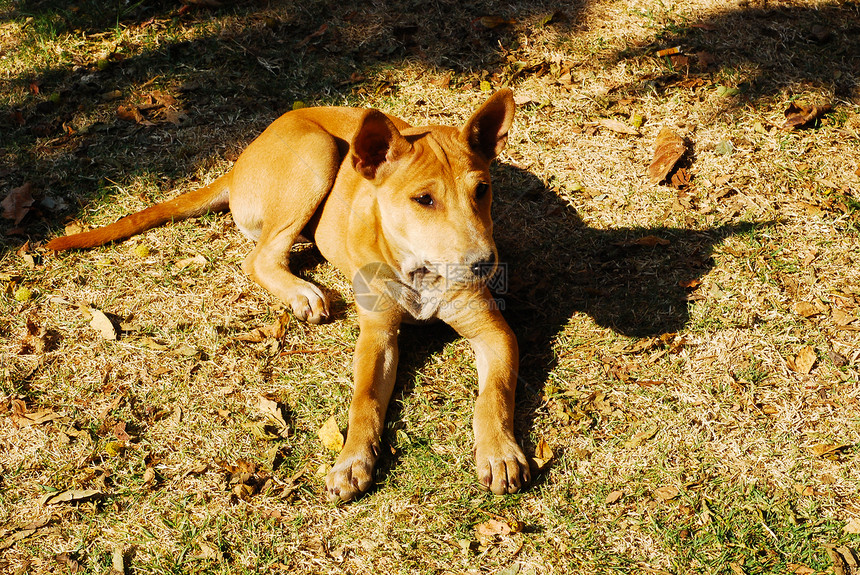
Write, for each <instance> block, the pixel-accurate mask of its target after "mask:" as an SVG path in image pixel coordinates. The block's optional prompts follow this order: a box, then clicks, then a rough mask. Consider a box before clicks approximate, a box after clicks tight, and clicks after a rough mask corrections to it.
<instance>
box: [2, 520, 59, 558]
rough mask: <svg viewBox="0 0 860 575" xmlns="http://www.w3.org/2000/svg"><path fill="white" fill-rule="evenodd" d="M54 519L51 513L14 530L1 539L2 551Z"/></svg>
mask: <svg viewBox="0 0 860 575" xmlns="http://www.w3.org/2000/svg"><path fill="white" fill-rule="evenodd" d="M52 519H53V517H52V516H51V515H48V516H47V517H43V518H41V519H37V520H36V521H31V522H30V523H28V524H26V525H23V526H21V527H20V528H18V529H17V530H16V531H14V532H12V534H11V535H9V536H7V537H6V538H5V539H3V540H2V541H0V551H2V550H3V549H8V548H9V547H11V546H12V545H14V544H15V543H17V542H18V541H21V540H23V539H26V538H27V537H29V536H30V535H32V534H33V533H35V532H36V531H38V530H39V529H41V528H42V527H44V526H45V525H47V524H48V523H50V522H51V520H52Z"/></svg>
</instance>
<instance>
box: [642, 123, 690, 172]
mask: <svg viewBox="0 0 860 575" xmlns="http://www.w3.org/2000/svg"><path fill="white" fill-rule="evenodd" d="M686 151H687V147H686V145H685V144H684V139H683V138H682V137H681V136H680V135H678V133H677V132H675V130H673V129H672V128H669V127H667V126H664V127H663V128H662V129H661V130H660V133H659V134H657V140H656V141H655V143H654V159H653V160H652V161H651V165H650V166H648V176H649V178H650V179H651V183H652V184H659V183H660V182H662V181H663V180H665V179H666V176H667V175H668V174H669V172H670V171H671V170H672V168H674V167H675V164H677V163H678V160H680V159H681V157H682V156H683V155H684V152H686Z"/></svg>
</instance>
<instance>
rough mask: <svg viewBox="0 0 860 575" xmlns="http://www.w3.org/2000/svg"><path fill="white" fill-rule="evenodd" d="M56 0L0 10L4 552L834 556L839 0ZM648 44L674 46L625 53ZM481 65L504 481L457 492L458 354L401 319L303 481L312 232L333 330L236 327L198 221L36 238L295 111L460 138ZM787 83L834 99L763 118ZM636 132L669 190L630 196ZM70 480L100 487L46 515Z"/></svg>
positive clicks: (133, 197) (124, 205)
mask: <svg viewBox="0 0 860 575" xmlns="http://www.w3.org/2000/svg"><path fill="white" fill-rule="evenodd" d="M66 4H67V3H59V2H58V3H52V2H48V1H45V2H29V1H28V2H10V1H9V0H7V1H6V2H0V59H2V60H0V61H2V76H0V108H2V109H0V130H2V148H0V193H2V195H3V196H5V195H6V194H7V193H9V192H10V191H11V190H12V189H13V188H18V187H19V186H22V185H23V184H25V183H30V184H32V186H33V189H34V195H35V198H36V202H35V203H34V205H33V207H32V208H31V209H30V211H29V213H28V214H27V215H26V217H25V218H24V219H23V220H22V222H21V223H20V225H18V226H13V225H11V222H8V221H4V222H6V223H9V224H10V225H9V226H8V227H7V228H4V230H5V231H6V232H7V233H6V234H4V235H3V236H0V280H2V282H3V285H4V287H5V292H4V295H2V296H0V309H2V312H0V358H2V368H0V394H2V396H0V400H2V403H0V547H3V549H2V550H1V551H0V571H2V572H4V573H6V572H8V573H34V574H35V573H39V574H41V573H53V572H83V573H99V574H102V573H106V572H108V571H109V570H110V568H111V565H112V564H113V565H118V563H117V562H116V561H115V560H117V559H119V558H120V556H121V555H123V554H124V555H125V558H124V561H123V569H124V570H125V571H126V572H128V573H136V574H143V573H153V574H154V573H191V572H201V573H258V572H283V573H342V572H347V573H371V572H390V573H429V572H432V573H464V572H474V573H479V572H492V573H497V572H499V573H507V574H513V573H569V572H576V573H608V572H625V573H627V572H636V573H678V574H680V573H790V572H796V573H823V572H827V571H828V570H829V569H831V568H832V567H831V558H830V555H828V551H827V549H826V546H828V545H835V546H837V547H838V546H847V547H848V548H853V549H854V550H855V553H856V549H857V547H858V541H860V540H858V534H857V530H858V528H860V525H858V523H860V503H858V499H857V494H858V487H860V485H858V478H860V455H858V454H860V449H858V445H860V415H858V414H860V382H859V381H858V369H860V367H858V361H860V335H858V331H860V321H858V320H860V314H858V310H860V288H858V286H860V256H858V251H857V246H858V239H860V238H858V209H860V171H858V170H860V62H858V60H857V54H858V53H859V52H860V40H858V39H860V33H858V32H860V7H858V5H857V4H856V3H852V2H830V3H828V2H812V1H809V2H804V1H797V2H791V3H777V4H776V5H773V4H770V3H768V4H761V5H760V4H757V3H743V4H741V5H736V4H734V3H716V2H707V1H705V0H701V1H699V0H685V1H684V2H680V3H675V4H672V5H666V4H664V3H660V2H651V1H649V0H644V1H637V2H630V3H617V2H609V1H604V0H595V1H593V2H591V3H587V4H586V3H570V4H565V5H564V6H560V5H557V4H550V3H541V2H537V3H532V2H530V3H525V2H524V3H513V2H495V1H492V0H487V1H485V2H465V3H447V2H436V3H421V4H420V5H419V4H415V3H407V2H389V3H384V4H383V3H371V4H369V5H361V6H356V7H355V8H354V9H353V8H348V9H344V8H343V7H342V6H340V5H336V4H329V3H324V2H303V3H297V4H293V3H290V2H269V3H254V2H239V3H235V4H230V5H229V6H224V7H221V8H218V9H207V8H204V7H200V6H196V5H195V3H190V4H189V7H187V8H181V7H180V6H181V5H177V4H174V3H172V2H152V3H143V4H147V6H143V5H141V6H127V5H126V4H125V3H122V2H118V1H117V2H109V1H105V0H98V1H97V0H83V1H82V2H79V3H77V4H75V5H74V6H73V7H71V8H69V7H67V6H66ZM225 4H226V3H225ZM556 10H561V12H560V13H557V14H555V16H554V17H553V19H552V20H551V21H549V22H548V21H547V20H548V18H547V16H548V15H550V14H552V13H553V12H555V11H556ZM427 11H429V15H428V12H427ZM481 16H497V17H502V18H505V19H511V20H515V22H514V23H508V24H503V25H501V26H499V27H496V28H493V29H487V28H486V27H485V26H484V25H483V23H482V22H484V21H482V20H480V19H478V18H479V17H481ZM323 25H327V28H325V29H323V28H322V26H323ZM675 45H679V46H681V47H682V49H683V52H684V54H687V55H689V60H688V61H687V62H683V61H675V62H674V63H673V62H671V61H669V60H668V59H665V58H660V57H658V56H656V52H657V50H659V49H662V48H667V47H671V46H675ZM702 52H706V53H708V54H710V55H711V56H713V60H714V61H713V63H711V64H710V65H709V66H707V67H705V66H704V65H703V62H704V61H705V60H707V58H708V57H707V56H705V55H702V54H701V53H702ZM697 54H698V56H697ZM482 81H486V82H489V84H490V85H491V86H492V87H499V86H502V85H505V84H508V85H511V86H512V87H513V88H514V89H515V93H516V94H517V96H518V97H519V98H520V99H521V101H522V102H523V105H522V106H521V107H520V111H519V114H518V118H517V122H516V125H515V127H514V130H513V132H512V134H511V139H510V142H509V147H508V149H507V150H506V152H505V153H504V154H503V157H502V158H501V162H500V163H499V165H498V166H497V169H496V172H495V178H496V180H495V181H496V189H497V193H496V196H497V199H496V205H495V213H496V220H497V239H498V242H499V245H500V248H501V249H502V253H503V257H504V258H505V261H506V262H507V263H508V266H509V269H510V272H511V275H510V278H509V279H510V282H509V288H510V289H509V291H508V293H507V294H503V298H504V302H505V305H506V313H507V315H508V318H509V320H510V322H511V324H512V326H513V327H514V329H515V331H516V332H517V334H518V338H519V341H520V347H521V350H522V355H523V359H522V363H523V366H522V373H521V385H520V387H519V389H518V417H517V422H518V423H517V431H518V434H519V437H520V438H521V439H522V441H523V443H524V445H526V447H527V451H529V452H533V451H534V449H535V446H536V445H537V444H538V443H539V442H540V441H541V440H543V441H545V442H546V443H547V444H548V445H549V446H550V447H551V448H552V449H553V450H554V452H555V457H554V459H553V461H552V462H551V464H550V467H549V468H548V470H547V471H546V472H544V473H542V474H541V475H540V476H539V477H538V478H537V480H536V481H535V483H534V484H533V485H532V486H531V487H530V488H529V489H528V490H527V491H525V492H524V493H522V494H519V495H516V496H512V497H506V498H497V497H494V496H492V495H489V494H486V493H485V492H483V491H482V490H481V489H479V487H478V486H477V483H476V481H475V480H474V478H473V473H474V472H473V463H472V460H471V433H470V415H471V408H472V402H473V398H474V395H475V375H474V370H473V365H472V361H471V357H470V353H469V352H468V346H467V345H466V344H465V342H463V341H461V340H458V339H456V338H455V337H454V336H453V335H452V334H451V333H450V332H449V331H448V330H446V329H445V328H444V327H441V326H440V327H432V328H429V329H412V328H409V329H405V330H404V333H403V335H402V360H401V368H400V374H399V386H398V389H397V391H396V394H395V398H394V400H393V402H392V407H391V409H390V410H389V423H388V428H387V432H386V437H385V442H386V445H387V446H388V447H389V448H390V450H389V452H388V454H387V455H386V457H384V459H383V462H382V464H381V466H380V471H379V474H378V486H377V487H376V488H375V489H374V490H373V491H372V492H371V493H370V494H368V495H367V496H366V497H364V498H362V499H360V500H359V501H357V502H354V503H352V504H349V505H344V506H331V505H329V504H327V503H325V501H324V498H323V497H322V495H321V492H322V489H323V476H324V472H325V470H326V468H327V466H329V465H330V464H331V463H332V462H333V460H334V455H333V454H332V453H330V452H328V451H326V450H325V449H324V448H323V447H322V446H321V445H320V442H319V439H318V438H317V430H318V429H319V428H320V427H321V426H322V424H323V423H324V422H325V421H326V420H327V419H328V418H329V417H331V416H335V417H336V418H337V420H338V422H339V423H340V424H341V426H343V425H344V424H345V420H346V410H347V406H348V402H349V397H350V391H351V389H350V388H351V348H352V346H353V345H354V343H355V338H356V335H357V323H356V316H355V312H354V310H353V308H352V296H351V293H350V288H349V284H348V282H347V281H346V279H345V278H343V277H341V276H340V275H339V274H338V273H337V272H336V271H335V270H333V269H332V268H331V267H330V266H329V265H328V264H326V263H325V262H322V261H320V260H319V258H318V256H317V255H316V254H315V253H314V251H313V250H312V249H309V248H301V252H302V253H301V254H300V255H299V256H297V257H296V260H298V261H300V262H301V264H302V265H303V267H304V269H305V273H306V274H307V275H308V276H309V277H311V278H313V279H314V280H315V281H318V282H319V283H320V284H322V285H323V286H325V288H326V289H329V290H331V292H332V293H333V294H335V296H334V297H335V300H336V302H337V304H336V308H337V318H336V320H335V321H334V322H332V323H330V324H327V325H324V326H313V327H311V326H306V325H303V324H301V323H299V322H297V321H295V320H294V319H289V320H288V321H287V323H286V329H285V335H284V337H283V338H280V339H277V340H276V339H272V338H269V339H264V340H263V341H261V342H257V343H253V342H252V343H249V342H245V341H241V340H240V339H238V338H237V336H239V335H240V334H243V333H247V332H249V331H251V330H253V329H254V328H258V327H262V326H266V325H270V324H272V322H274V321H276V320H277V319H278V317H280V315H281V310H280V308H279V306H278V304H277V302H275V301H274V300H273V298H272V297H271V296H269V295H268V294H267V293H265V292H264V291H263V290H262V289H261V288H259V287H258V286H256V285H255V284H253V283H252V282H250V281H249V280H248V279H247V278H246V277H244V276H243V275H242V273H241V271H240V269H239V264H240V262H241V260H242V258H243V257H244V254H245V253H247V251H248V250H249V248H250V245H249V244H248V242H247V241H246V240H245V239H244V238H243V237H242V236H241V234H239V233H238V232H237V231H236V230H235V228H234V227H233V226H232V222H231V220H230V217H229V216H224V217H206V218H203V219H201V220H198V221H195V222H186V223H182V224H177V225H173V226H167V227H165V228H161V229H158V230H153V231H151V232H148V233H147V234H145V235H143V236H140V237H137V238H134V239H132V240H129V241H127V242H124V243H120V244H117V245H112V246H106V247H104V248H99V249H95V250H91V251H85V252H78V253H72V254H68V255H61V256H59V257H54V256H49V255H42V254H40V253H39V251H38V245H39V242H41V241H42V240H43V239H44V238H46V237H50V236H51V235H54V234H58V233H62V228H63V224H64V223H65V222H66V221H67V220H66V218H68V219H76V220H79V221H81V222H83V223H85V224H86V225H100V224H104V223H107V222H110V221H113V220H114V219H116V218H117V217H119V216H120V215H123V214H125V213H128V212H130V211H134V210H137V209H140V208H142V207H144V206H146V205H149V204H150V203H152V202H153V201H156V200H158V199H160V198H163V197H167V196H170V195H173V194H175V193H178V192H182V191H186V190H189V189H192V188H194V187H196V186H199V185H201V183H203V182H206V181H209V180H211V179H212V178H214V177H215V176H217V175H218V174H219V173H221V172H223V171H224V170H225V169H227V168H228V167H229V165H230V162H231V161H232V160H234V159H235V158H236V156H237V155H238V153H239V151H240V150H241V149H242V147H243V146H244V145H245V144H247V143H248V142H249V141H250V140H251V139H252V138H253V137H254V136H255V135H256V134H257V133H259V131H260V130H261V129H262V128H263V127H265V126H266V125H267V124H268V123H269V122H270V121H271V120H272V119H274V118H275V117H277V116H278V115H279V114H280V113H283V112H284V111H286V110H288V109H290V108H291V107H292V106H293V104H294V102H295V101H297V100H299V101H302V102H306V103H308V104H349V105H368V106H375V107H379V108H381V109H383V110H385V111H386V112H390V113H393V114H396V115H399V116H401V117H404V118H406V119H408V120H410V121H413V122H415V123H416V124H419V123H458V122H462V121H463V120H464V119H465V118H466V117H467V116H468V115H469V113H470V112H471V111H472V110H473V109H474V108H475V106H476V105H477V104H478V103H479V102H481V101H482V99H483V98H484V97H485V94H484V93H482V92H481V82H482ZM36 87H38V89H37V88H36ZM156 91H157V92H156ZM168 97H170V98H173V100H169V99H167V98H168ZM792 100H799V101H803V102H806V103H810V104H812V103H824V102H826V103H830V104H831V105H832V106H833V109H832V112H831V113H829V114H828V115H826V116H824V117H823V118H822V119H821V120H820V121H819V122H817V123H816V124H815V125H813V126H810V127H808V128H805V129H801V130H795V131H789V130H786V129H783V128H782V124H783V122H784V117H783V111H784V110H785V109H786V107H787V105H788V103H789V102H790V101H792ZM165 102H166V103H167V105H165V106H161V107H158V104H164V103H165ZM153 103H155V104H156V107H154V108H152V109H145V108H146V106H147V105H151V104H153ZM118 106H123V107H125V108H126V109H131V108H134V107H138V108H140V107H143V108H144V110H143V112H142V114H143V117H142V118H141V121H137V122H135V121H133V120H131V121H130V120H126V119H123V118H121V117H119V115H118V113H117V107H118ZM171 108H172V109H174V110H176V111H178V112H179V111H181V113H179V114H178V115H171V113H170V109H171ZM608 118H612V119H616V120H620V121H621V122H624V123H626V124H628V125H630V124H632V123H634V122H636V123H638V120H635V119H636V118H640V119H641V122H642V124H641V128H640V130H639V134H638V135H625V134H620V133H617V132H614V131H612V130H609V129H607V128H606V127H604V126H603V125H601V124H600V121H601V120H605V119H608ZM666 125H668V126H672V127H674V128H675V129H677V130H678V131H679V132H681V133H683V134H684V135H685V137H686V139H687V142H688V145H689V148H690V151H689V153H688V154H687V156H686V157H685V158H684V159H683V160H682V165H683V167H684V168H685V169H686V170H688V172H689V173H690V174H691V176H692V182H691V184H690V185H689V186H688V187H686V188H684V189H683V190H678V189H676V188H673V187H671V186H668V185H653V184H651V183H649V181H648V176H647V172H646V168H647V165H648V163H649V162H650V160H651V155H652V153H653V143H654V140H655V137H656V134H657V132H658V131H659V129H660V128H661V127H662V126H666ZM726 142H730V143H731V145H732V146H731V150H730V153H725V152H726V151H727V149H726ZM13 228H17V229H13ZM647 236H657V237H659V238H660V239H662V240H668V244H666V245H660V244H658V245H656V246H653V247H649V246H643V245H639V244H637V240H639V239H641V238H644V237H647ZM28 239H29V240H30V244H29V246H28V248H26V249H25V250H24V251H23V252H19V248H20V247H21V246H22V245H23V244H24V242H25V241H26V240H28ZM144 247H145V249H144ZM22 254H23V255H22ZM195 256H202V259H200V258H198V259H197V260H195V261H191V262H188V261H184V260H188V258H193V257H195ZM202 262H205V263H202ZM682 286H683V287H682ZM20 288H26V289H27V290H29V291H30V293H31V294H32V297H30V298H29V299H28V298H25V297H24V295H25V294H24V292H22V291H20ZM16 295H17V296H18V299H16ZM19 299H21V300H24V301H19ZM90 307H92V308H94V309H96V310H101V311H103V312H105V313H107V314H109V315H110V317H111V318H112V319H113V320H114V323H116V324H117V326H120V324H121V329H120V334H119V339H118V340H116V341H109V340H105V339H102V337H101V336H100V335H99V333H98V332H97V331H96V330H95V329H93V328H92V327H91V326H90V324H89V319H88V313H89V312H88V311H87V309H88V308H90ZM810 350H811V351H810ZM810 354H811V355H810ZM811 359H814V364H812V366H811V367H809V365H808V361H810V360H811ZM805 361H806V362H807V363H806V364H805V363H804V362H805ZM261 396H265V397H268V398H271V399H275V400H276V401H278V402H279V405H280V406H281V407H282V411H283V412H284V415H285V419H286V422H287V424H288V433H287V434H286V435H287V436H286V438H284V437H281V436H280V435H279V433H280V432H281V431H283V430H282V429H279V428H278V426H277V425H276V424H273V422H272V421H271V420H269V419H267V417H266V414H265V413H264V410H263V409H261V406H260V397H261ZM34 418H35V419H36V421H33V419H34ZM68 490H79V491H78V492H77V493H74V492H73V493H72V494H70V495H68V496H69V497H71V496H72V495H83V494H84V493H83V492H81V491H80V490H95V491H97V492H98V495H96V496H94V497H89V498H86V499H81V500H72V501H60V502H54V503H51V502H49V501H48V500H47V498H48V497H51V496H52V495H56V494H57V493H63V492H67V491H68ZM618 492H621V493H620V494H619V493H618ZM490 519H500V520H504V521H506V522H507V523H508V524H509V525H512V526H513V529H512V532H511V533H507V534H493V533H489V534H487V533H486V532H483V533H482V532H481V530H480V529H476V528H477V527H480V526H481V525H482V524H485V523H486V522H487V521H488V520H490ZM485 531H486V530H485Z"/></svg>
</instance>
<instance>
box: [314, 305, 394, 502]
mask: <svg viewBox="0 0 860 575" xmlns="http://www.w3.org/2000/svg"><path fill="white" fill-rule="evenodd" d="M359 328H360V330H361V331H360V332H359V335H358V341H357V342H356V344H355V357H354V361H353V370H354V379H355V390H354V391H353V396H352V404H351V405H350V407H349V424H348V428H347V433H346V442H345V444H344V446H343V450H342V451H341V452H340V456H339V457H338V458H337V461H336V462H335V464H334V466H333V467H332V468H331V471H329V473H328V476H327V477H326V481H325V482H326V490H327V492H328V498H329V499H330V500H332V501H336V500H338V499H341V500H343V501H349V500H351V499H353V498H355V497H357V496H358V495H361V494H362V493H364V492H365V491H367V490H368V489H369V488H370V485H371V483H372V482H373V467H374V465H375V464H376V460H377V458H378V457H379V442H380V438H381V437H382V429H383V426H384V425H385V412H386V410H387V409H388V401H389V400H390V399H391V392H392V390H393V389H394V380H395V375H396V373H397V357H398V348H397V335H398V332H399V329H400V315H399V312H397V311H395V310H391V311H390V312H374V311H366V310H363V308H361V307H359Z"/></svg>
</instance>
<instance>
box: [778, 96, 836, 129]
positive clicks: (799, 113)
mask: <svg viewBox="0 0 860 575" xmlns="http://www.w3.org/2000/svg"><path fill="white" fill-rule="evenodd" d="M831 109H832V107H831V105H830V104H822V105H820V106H807V105H805V104H803V103H801V102H798V101H794V102H791V103H790V104H789V105H788V107H787V108H786V109H785V112H784V115H785V124H783V128H787V129H789V130H796V129H799V128H805V127H807V126H810V125H811V124H813V123H815V121H816V120H819V119H820V118H821V116H823V115H824V114H826V113H827V112H829V111H830V110H831Z"/></svg>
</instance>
